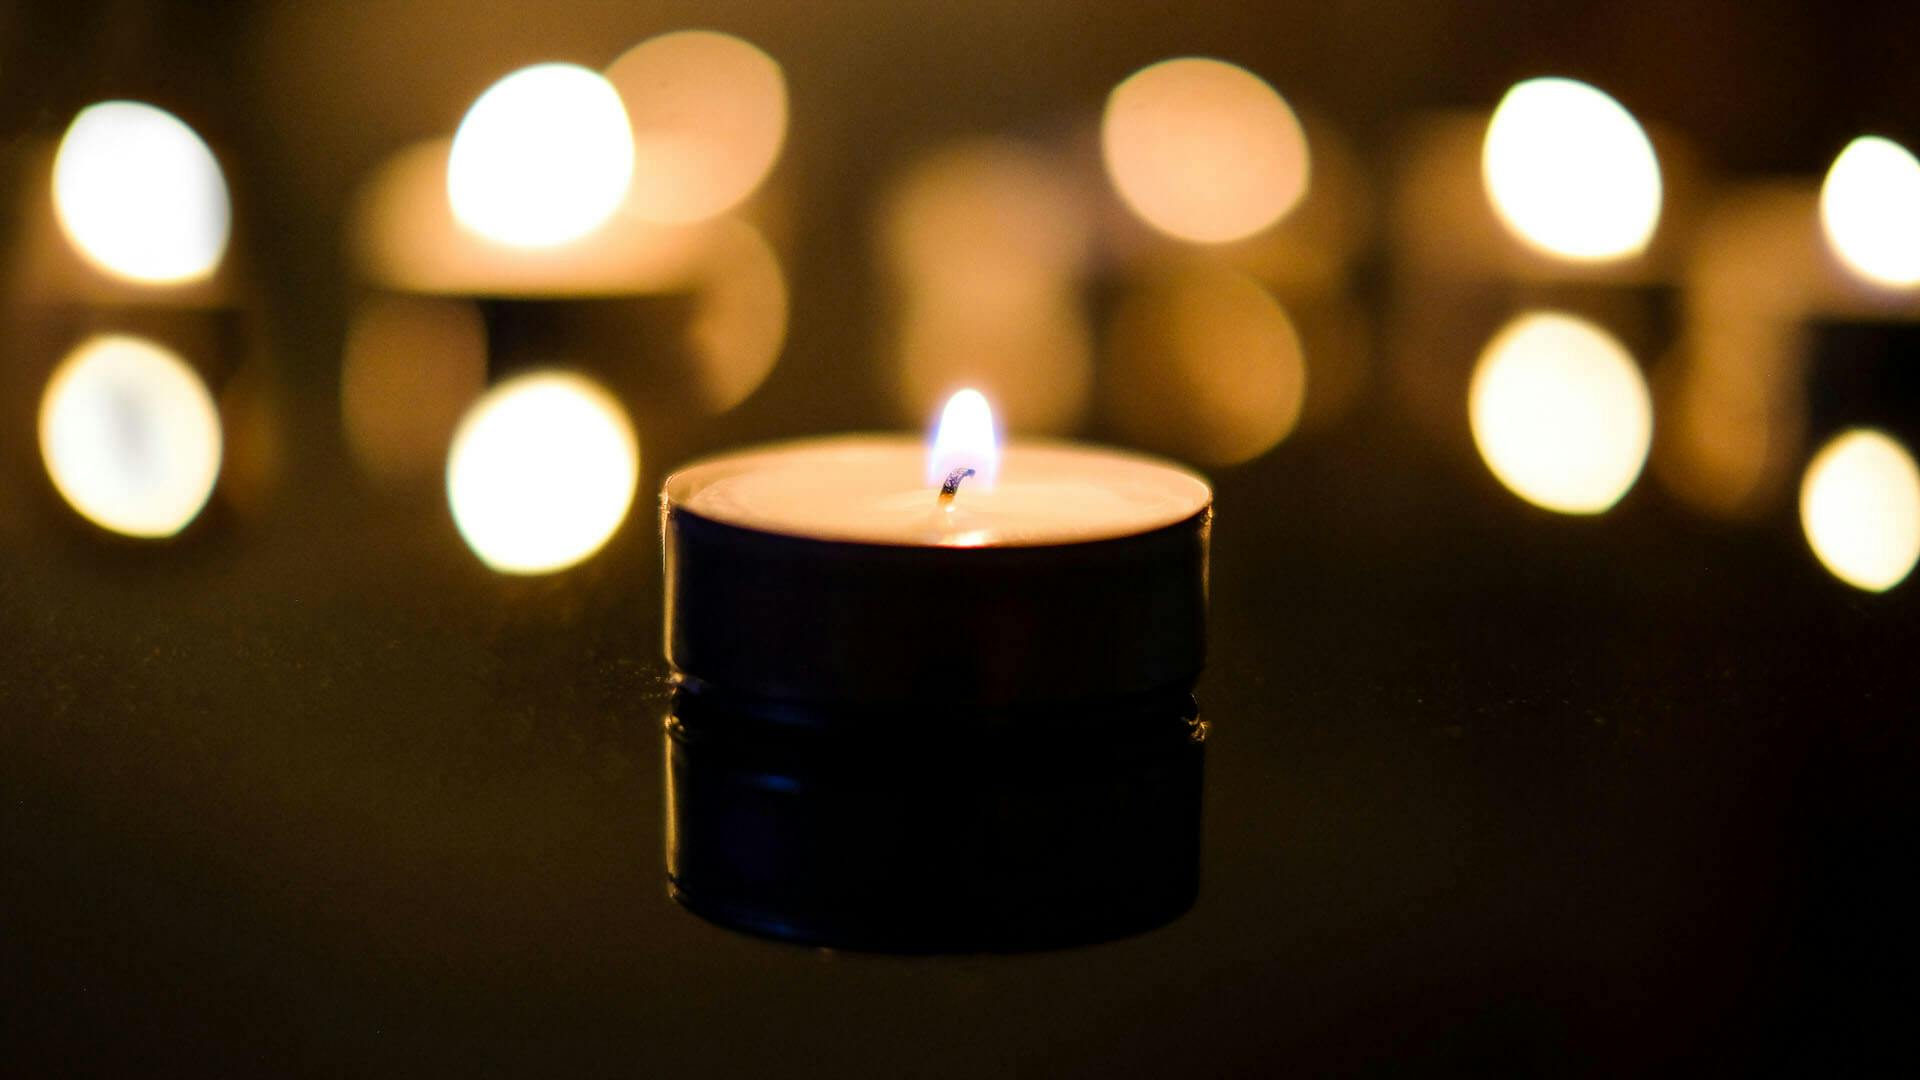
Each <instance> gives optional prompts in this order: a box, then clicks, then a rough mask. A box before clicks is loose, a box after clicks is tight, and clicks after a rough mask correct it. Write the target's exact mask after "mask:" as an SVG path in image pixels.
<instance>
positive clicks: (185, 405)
mask: <svg viewBox="0 0 1920 1080" xmlns="http://www.w3.org/2000/svg"><path fill="white" fill-rule="evenodd" d="M220 452H221V432H220V416H219V413H218V411H217V410H216V409H215V408H214V404H213V397H212V395H211V394H209V393H208V392H207V387H206V384H205V383H204V382H202V381H201V379H200V376H199V375H198V374H197V373H196V372H195V371H194V370H193V368H191V367H189V366H188V365H187V363H186V362H185V361H184V360H182V359H180V357H179V356H177V355H175V354H174V353H172V352H171V351H169V350H167V349H165V348H162V347H161V346H159V345H157V344H155V343H154V342H151V341H148V340H145V339H143V338H136V337H129V336H125V335H118V334H116V335H107V336H101V337H95V338H91V339H89V340H87V341H85V342H83V343H81V345H80V346H79V347H78V348H76V349H75V350H74V351H73V352H72V353H70V354H69V355H68V356H67V358H66V359H64V360H62V361H61V362H60V366H59V367H58V368H57V369H55V371H54V373H53V378H52V380H51V381H49V382H48V384H47V390H46V395H45V396H44V397H43V398H42V399H41V401H40V454H41V457H42V458H43V459H45V461H46V466H47V474H48V475H49V476H50V477H52V478H53V486H54V487H55V489H57V490H58V491H59V492H60V495H61V497H62V498H64V499H66V501H67V503H68V504H69V505H71V506H72V507H73V508H74V509H75V510H78V511H79V512H80V514H81V516H83V517H85V518H86V519H87V520H89V521H91V522H93V523H94V524H96V525H99V526H100V527H102V528H104V529H110V530H112V531H114V532H117V533H124V534H125V535H128V536H139V537H165V536H172V535H173V534H175V533H177V532H179V531H180V530H181V529H183V528H185V527H186V526H187V524H188V523H189V522H191V521H192V520H193V519H194V517H195V516H196V515H198V514H199V513H200V508H201V507H203V506H205V505H206V502H207V497H208V496H209V495H210V494H212V492H213V485H214V481H215V480H216V479H218V477H219V475H220Z"/></svg>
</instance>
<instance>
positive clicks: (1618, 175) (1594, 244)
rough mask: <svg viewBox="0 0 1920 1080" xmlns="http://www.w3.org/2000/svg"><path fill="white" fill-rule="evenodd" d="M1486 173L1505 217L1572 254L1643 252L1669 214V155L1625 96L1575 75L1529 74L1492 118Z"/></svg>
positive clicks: (1547, 248)
mask: <svg viewBox="0 0 1920 1080" xmlns="http://www.w3.org/2000/svg"><path fill="white" fill-rule="evenodd" d="M1481 174H1482V177H1483V179H1484V180H1485V183H1486V188H1487V195H1488V197H1489V199H1491V200H1492V202H1493V208H1494V210H1495V211H1496V212H1497V213H1498V214H1499V215H1500V219H1501V220H1502V221H1504V222H1505V223H1506V224H1507V227H1508V228H1510V229H1512V230H1513V232H1514V234H1515V235H1517V236H1518V237H1519V238H1520V239H1521V240H1523V241H1525V242H1526V243H1527V245H1528V246H1530V247H1533V248H1536V249H1538V250H1540V251H1543V252H1545V253H1547V254H1549V255H1558V256H1560V257H1562V258H1567V259H1582V260H1601V259H1618V258H1623V257H1625V256H1628V255H1635V254H1638V253H1639V252H1640V251H1641V250H1642V249H1643V248H1645V247H1646V246H1647V242H1648V241H1649V240H1650V239H1652V237H1653V230H1654V227H1655V226H1656V225H1657V224H1659V221H1660V200H1661V186H1660V162H1659V160H1658V159H1657V158H1655V157H1654V153H1653V144H1652V143H1651V142H1649V141H1648V140H1647V133H1646V132H1645V131H1643V130H1641V127H1640V123H1639V121H1637V120H1635V119H1634V118H1633V114H1632V113H1630V112H1628V111H1627V110H1626V108H1625V107H1623V106H1622V105H1621V104H1620V103H1619V102H1618V101H1615V100H1614V99H1613V98H1611V97H1609V96H1608V95H1607V94H1605V93H1603V92H1601V91H1600V90H1597V89H1595V88H1593V87H1591V86H1588V85H1587V84H1586V83H1583V82H1575V81H1574V80H1572V79H1528V80H1527V81H1526V82H1523V83H1520V84H1519V85H1517V86H1515V87H1513V89H1511V90H1508V91H1507V95H1506V97H1504V98H1502V99H1501V101H1500V106H1499V107H1498V108H1496V109H1495V110H1494V111H1493V120H1492V121H1491V122H1490V123H1489V124H1488V125H1487V141H1486V145H1485V147H1484V148H1483V151H1482V158H1481Z"/></svg>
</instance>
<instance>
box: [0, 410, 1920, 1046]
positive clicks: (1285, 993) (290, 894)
mask: <svg viewBox="0 0 1920 1080" xmlns="http://www.w3.org/2000/svg"><path fill="white" fill-rule="evenodd" d="M1385 441H1387V440H1385V439H1383V440H1381V442H1385ZM1370 443H1371V445H1370ZM1379 445H1380V442H1373V441H1371V440H1368V439H1365V438H1359V437H1356V438H1354V439H1352V440H1341V441H1338V442H1330V443H1328V444H1327V445H1325V446H1323V447H1317V448H1313V449H1308V450H1303V451H1301V452H1298V453H1292V454H1288V455H1285V456H1283V457H1279V458H1275V459H1272V460H1269V461H1267V462H1264V463H1262V464H1260V465H1257V466H1255V467H1252V468H1249V469H1245V470H1240V471H1236V472H1233V473H1229V474H1226V475H1223V476H1222V477H1221V478H1220V484H1219V496H1220V498H1219V508H1220V509H1219V527H1218V528H1217V529H1216V540H1215V571H1214V598H1215V617H1214V627H1215V631H1216V633H1215V646H1214V660H1213V663H1212V666H1211V668H1210V669H1209V671H1208V673H1207V676H1206V678H1205V679H1204V681H1203V683H1202V687H1201V691H1200V696H1201V698H1202V700H1203V701H1204V702H1205V704H1206V708H1207V712H1206V715H1207V717H1208V718H1209V720H1210V721H1211V724H1212V731H1213V736H1212V739H1211V741H1210V745H1209V758H1210V762H1209V769H1208V772H1209V777H1208V788H1207V806H1206V829H1205V847H1204V863H1203V875H1204V877H1203V885H1202V891H1201V896H1200V900H1199V903H1198V905H1197V906H1196V907H1195V908H1194V910H1193V911H1192V912H1191V913H1189V914H1188V915H1187V916H1186V917H1185V918H1183V919H1182V920H1180V921H1178V922H1176V923H1175V924H1173V925H1172V926H1170V927H1168V928H1166V929H1164V930H1161V931H1158V932H1155V933H1151V934H1148V935H1145V936H1142V937H1138V938H1134V939H1130V940H1126V941H1123V942H1119V943H1116V944H1111V945H1104V946H1098V947H1092V948H1087V949H1080V950H1072V951H1067V952H1060V953H1049V954H1038V955H1031V956H1022V957H1012V958H1008V957H986V958H966V959H945V960H943V959H896V958H888V957H878V956H861V955H835V954H826V953H819V952H814V951H809V950H806V949H801V948H796V947H792V946H781V945H776V944H771V943H767V942H764V941H760V940H756V939H752V938H748V937H744V936H740V935H735V934H731V933H728V932H726V931H723V930H720V929H717V928H715V927H713V926H710V925H708V924H706V923H703V922H701V921H699V920H697V919H695V918H693V917H691V916H690V915H688V914H687V913H685V912H683V911H681V910H679V909H678V908H677V907H676V906H675V905H674V904H673V902H672V901H671V900H669V899H668V898H667V895H666V890H665V887H664V882H663V880H662V866H661V833H662V827H663V822H662V816H661V814H662V776H661V765H660V752H659V750H660V734H659V731H660V729H659V723H660V718H661V715H662V714H663V712H664V696H663V690H664V687H663V683H662V679H661V675H662V670H661V667H660V664H659V662H658V661H657V659H656V657H657V655H658V647H659V642H658V640H657V625H658V620H657V617H656V612H657V608H656V607H655V604H656V603H657V599H658V598H657V596H656V595H655V593H654V582H655V581H657V577H656V576H655V575H654V574H653V573H652V572H651V571H652V565H653V562H652V558H653V552H652V550H651V545H650V543H649V542H648V541H649V537H648V536H647V535H646V533H645V532H644V531H642V530H639V529H628V530H626V531H624V532H623V533H622V534H621V536H620V538H619V539H618V540H617V541H616V543H615V545H614V547H613V548H611V549H610V550H609V551H608V552H607V553H606V554H605V557H603V558H602V559H600V560H597V561H596V562H595V563H593V564H591V565H590V566H589V567H588V568H586V569H583V570H581V571H579V572H578V573H576V574H572V575H568V576H565V577H562V578H560V579H557V580H553V581H539V582H514V581H506V580H503V579H497V578H490V577H486V576H484V574H483V572H482V571H481V570H479V569H478V568H477V567H476V566H474V565H472V564H470V563H469V562H468V561H467V560H465V559H463V558H462V557H461V555H462V553H461V551H460V550H459V549H458V547H457V543H458V542H457V540H455V539H454V538H453V537H452V536H451V535H448V534H447V533H448V531H447V529H446V527H445V523H444V522H442V521H440V520H439V519H437V518H428V519H427V520H423V521H420V522H415V523H411V527H404V528H403V527H399V526H398V525H397V524H388V525H386V526H384V527H382V526H380V525H377V524H375V523H373V522H369V521H363V520H359V519H356V518H354V517H352V516H350V515H344V514H343V515H342V516H339V517H334V518H330V519H328V520H327V521H326V528H324V529H321V528H319V527H318V526H319V524H320V522H318V521H314V522H312V523H311V525H312V527H310V528H308V529H306V530H300V529H290V530H289V531H288V533H287V534H284V535H275V536H273V537H271V538H270V539H271V540H272V542H271V543H267V542H264V541H263V542H262V543H260V544H259V545H258V547H257V548H256V547H254V546H252V545H249V546H246V547H245V548H240V546H239V544H238V541H237V540H232V539H228V538H225V537H219V536H202V537H198V538H190V539H189V541H186V542H183V543H181V544H180V545H179V546H178V547H177V548H176V549H173V550H170V551H168V552H167V559H166V561H165V565H164V568H163V566H162V565H161V564H160V563H158V562H155V561H153V560H152V559H147V560H145V561H144V564H142V565H133V566H129V565H126V564H124V563H123V562H122V561H121V560H119V559H117V558H115V557H114V556H113V555H112V553H101V552H98V551H94V550H89V549H88V547H87V546H86V545H84V544H79V543H71V544H67V545H63V546H61V547H59V548H57V549H45V548H43V549H40V550H37V551H31V552H29V553H22V554H21V555H20V556H18V557H16V558H14V559H12V560H10V561H9V563H8V564H7V569H6V570H5V573H4V576H3V577H0V582H4V586H3V593H0V599H3V602H0V627H3V628H4V634H5V640H6V641H7V648H6V651H5V657H6V659H5V667H4V686H5V695H6V698H7V701H8V707H7V714H8V721H7V723H6V725H5V726H4V734H0V748H3V749H4V753H3V754H0V760H3V761H4V765H0V769H3V770H4V771H3V772H0V776H4V778H5V783H6V786H7V793H8V799H7V805H8V809H7V818H8V827H7V828H6V829H5V830H4V832H3V833H0V836H4V844H5V848H6V850H5V853H4V860H5V864H6V865H7V866H8V868H9V870H8V877H9V880H10V885H9V887H8V889H7V890H6V893H5V896H6V906H7V909H8V918H7V923H8V927H9V932H8V933H7V935H6V936H5V942H6V944H5V946H4V948H5V950H6V952H7V953H8V957H7V961H6V969H5V970H6V971H7V973H8V974H7V983H8V991H9V997H10V998H11V1000H12V1005H11V1007H10V1008H9V1010H8V1020H7V1024H8V1027H9V1030H10V1031H11V1032H13V1035H12V1037H11V1046H12V1047H13V1050H12V1051H11V1052H12V1053H19V1054H23V1055H25V1056H27V1057H28V1059H29V1060H34V1061H42V1062H45V1061H67V1060H73V1061H84V1060H103V1061H110V1062H119V1063H121V1064H128V1063H134V1062H143V1061H151V1060H154V1059H155V1058H156V1057H164V1058H172V1057H175V1056H179V1057H181V1058H184V1059H189V1060H206V1059H212V1060H216V1061H223V1062H226V1063H228V1064H252V1065H256V1066H259V1065H269V1066H275V1067H280V1066H292V1065H296V1064H299V1065H306V1066H315V1067H333V1066H339V1067H345V1068H356V1067H360V1066H363V1065H367V1064H370V1063H377V1064H383V1065H387V1066H403V1065H404V1066H432V1067H433V1068H434V1069H435V1070H436V1071H437V1070H438V1069H441V1068H446V1067H452V1066H459V1067H462V1068H465V1067H474V1068H483V1069H491V1068H500V1069H511V1070H520V1069H527V1070H539V1071H548V1070H555V1069H563V1068H574V1067H586V1066H592V1065H596V1064H597V1065H599V1066H601V1067H606V1068H611V1069H617V1070H626V1069H631V1068H647V1069H649V1070H651V1069H668V1068H681V1069H697V1070H705V1069H714V1070H716V1071H717V1070H721V1069H725V1068H734V1069H755V1070H767V1069H779V1068H783V1067H786V1066H789V1065H792V1064H793V1063H794V1062H795V1061H796V1060H800V1059H805V1061H806V1062H807V1063H808V1065H809V1066H810V1067H811V1066H818V1067H820V1068H821V1069H823V1070H828V1071H831V1070H833V1069H857V1068H859V1067H862V1065H863V1063H872V1062H876V1061H891V1062H895V1063H905V1062H912V1063H914V1064H915V1066H916V1067H918V1068H925V1069H927V1070H929V1071H935V1072H947V1073H952V1074H967V1073H977V1072H980V1071H993V1070H1000V1069H1005V1068H1008V1067H1011V1066H1013V1065H1015V1064H1018V1065H1020V1066H1021V1067H1022V1068H1023V1069H1027V1068H1031V1069H1034V1070H1046V1071H1052V1070H1061V1071H1066V1072H1080V1071H1083V1070H1084V1071H1086V1072H1088V1073H1097V1072H1101V1071H1104V1069H1105V1067H1106V1063H1109V1062H1112V1061H1116V1060H1118V1061H1123V1062H1125V1063H1127V1064H1130V1065H1134V1066H1143V1067H1154V1068H1158V1069H1166V1070H1172V1069H1185V1068H1189V1067H1192V1065H1193V1064H1194V1063H1195V1062H1202V1063H1211V1064H1212V1065H1214V1066H1217V1067H1219V1068H1222V1069H1233V1068H1242V1069H1249V1070H1250V1069H1253V1068H1254V1067H1255V1066H1256V1065H1257V1064H1259V1063H1263V1062H1272V1061H1276V1060H1286V1061H1296V1062H1306V1063H1310V1064H1318V1065H1351V1064H1354V1063H1364V1062H1384V1061H1389V1060H1394V1059H1402V1058H1410V1059H1413V1060H1419V1061H1425V1062H1429V1063H1433V1062H1451V1063H1456V1064H1460V1063H1480V1064H1486V1065H1498V1066H1503V1067H1506V1066H1529V1067H1540V1068H1554V1069H1556V1070H1557V1069H1559V1068H1562V1067H1569V1066H1571V1067H1577V1068H1587V1067H1593V1068H1605V1067H1612V1066H1620V1065H1627V1064H1632V1063H1636V1062H1643V1061H1648V1060H1661V1059H1666V1058H1667V1057H1668V1055H1670V1054H1680V1053H1686V1054H1709V1055H1713V1056H1714V1057H1716V1058H1719V1059H1721V1060H1725V1061H1731V1062H1734V1063H1746V1064H1748V1065H1759V1064H1765V1063H1769V1062H1771V1061H1773V1060H1775V1058H1776V1057H1777V1056H1778V1055H1780V1054H1790V1055H1796V1056H1798V1055H1806V1060H1809V1061H1828V1060H1844V1059H1846V1058H1848V1057H1851V1056H1853V1055H1855V1054H1865V1053H1868V1052H1870V1051H1872V1050H1873V1049H1874V1048H1876V1047H1884V1046H1885V1045H1886V1040H1887V1039H1888V1038H1889V1037H1891V1036H1892V1034H1893V1032H1895V1031H1896V1030H1897V1029H1898V1026H1899V1024H1901V1023H1902V1022H1903V1020H1902V1016H1903V1009H1902V1007H1901V1001H1902V999H1901V997H1900V996H1899V995H1898V994H1896V993H1892V992H1889V991H1888V990H1887V989H1886V985H1887V984H1886V983H1884V982H1882V981H1880V979H1879V978H1878V976H1879V975H1886V974H1895V973H1896V972H1895V968H1896V966H1897V964H1898V963H1899V961H1898V959H1897V958H1898V957H1900V956H1901V955H1903V954H1906V953H1907V951H1908V950H1909V949H1910V948H1911V946H1912V945H1913V943H1914V941H1913V933H1912V929H1911V918H1912V906H1913V901H1914V900H1915V899H1916V896H1915V893H1914V891H1913V889H1912V886H1911V884H1910V882H1909V879H1908V875H1907V874H1906V873H1905V870H1906V869H1907V867H1906V866H1905V864H1906V862H1907V861H1908V859H1907V856H1906V853H1907V852H1908V851H1909V849H1910V838H1911V836H1912V830H1913V827H1914V824H1915V821H1914V817H1915V814H1914V804H1913V801H1912V798H1911V781H1912V776H1913V775H1914V772H1913V770H1914V767H1915V765H1916V764H1917V762H1916V754H1915V737H1914V733H1913V728H1912V712H1913V702H1914V701H1915V700H1916V698H1915V689H1916V688H1915V678H1914V675H1913V671H1914V667H1913V665H1912V664H1911V662H1910V660H1909V657H1910V656H1911V654H1912V650H1913V648H1914V647H1915V645H1916V643H1917V638H1916V633H1915V625H1914V615H1913V608H1912V606H1911V604H1910V603H1908V602H1907V599H1908V598H1907V597H1905V596H1903V595H1901V594H1899V593H1897V592H1896V593H1895V594H1893V595H1892V596H1890V597H1883V598H1866V597H1859V596H1855V595H1852V594H1850V593H1848V592H1846V591H1844V590H1843V589H1841V588H1840V587H1838V586H1837V584H1836V583H1834V582H1832V581H1831V580H1830V579H1828V578H1826V576H1825V575H1824V574H1823V573H1822V572H1821V571H1820V570H1819V569H1818V567H1817V566H1815V565H1814V564H1813V562H1812V561H1811V559H1810V557H1809V556H1807V555H1806V554H1805V553H1804V552H1803V551H1802V550H1801V549H1799V548H1798V547H1797V546H1795V545H1793V544H1791V543H1786V542H1777V543H1776V542H1772V541H1760V542H1756V541H1753V540H1750V539H1747V538H1745V537H1730V536H1727V535H1721V534H1717V533H1714V532H1711V531H1707V530H1700V529H1694V528H1689V527H1685V526H1681V525H1674V524H1670V523H1667V522H1666V521H1664V519H1663V518H1662V516H1661V515H1660V514H1659V510H1660V508H1659V507H1658V506H1657V505H1656V503H1657V500H1656V499H1653V498H1648V497H1644V496H1636V497H1632V498H1630V499H1629V500H1628V502H1627V503H1626V504H1625V505H1623V506H1622V507H1621V508H1620V509H1619V510H1618V511H1617V512H1616V513H1615V514H1613V515H1610V516H1609V517H1607V518H1604V519H1601V520H1598V521H1566V520H1558V519H1551V520H1550V519H1548V518H1546V517H1545V515H1543V514H1540V513H1538V512H1535V511H1531V510H1528V509H1525V508H1523V507H1521V506H1519V505H1518V504H1517V503H1516V502H1515V501H1513V500H1511V499H1510V498H1508V497H1507V496H1506V495H1505V494H1504V493H1503V492H1500V491H1498V490H1497V489H1493V486H1492V482H1491V481H1490V480H1481V479H1480V478H1477V477H1465V478H1459V477H1456V478H1454V482H1452V483H1449V484H1447V485H1444V486H1442V485H1435V484H1433V483H1431V482H1429V478H1428V477H1427V476H1424V475H1423V474H1422V472H1421V471H1420V470H1419V469H1416V468H1414V467H1413V466H1412V465H1411V464H1408V463H1402V462H1401V461H1400V460H1399V459H1397V458H1394V457H1391V456H1389V455H1386V454H1385V453H1383V452H1382V451H1381V450H1379V449H1378V447H1379ZM1347 492H1365V493H1366V494H1367V497H1366V498H1365V499H1364V500H1362V499H1359V498H1357V497H1350V496H1348V495H1346V494H1344V493H1347ZM1783 531H1784V530H1783ZM343 536H346V537H351V538H352V540H353V542H351V543H343V542H342V537H343ZM108 1032H110V1033H111V1036H110V1037H108V1036H107V1035H105V1034H103V1033H108ZM42 1055H46V1056H44V1057H43V1056H42Z"/></svg>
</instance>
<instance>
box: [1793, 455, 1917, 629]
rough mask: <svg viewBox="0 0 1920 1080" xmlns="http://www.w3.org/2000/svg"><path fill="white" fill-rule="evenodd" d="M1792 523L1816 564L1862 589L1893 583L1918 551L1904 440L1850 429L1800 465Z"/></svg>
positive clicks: (1912, 471)
mask: <svg viewBox="0 0 1920 1080" xmlns="http://www.w3.org/2000/svg"><path fill="white" fill-rule="evenodd" d="M1800 524H1801V527H1802V528H1804V529H1805V530H1806V533H1807V543H1808V544H1810V545H1812V547H1813V553H1814V555H1816V556H1817V557H1819V559H1820V563H1821V565H1823V566H1825V567H1826V568H1827V569H1828V570H1829V571H1831V572H1832V573H1833V576H1834V577H1837V578H1839V579H1840V580H1841V581H1844V582H1846V583H1847V584H1849V585H1852V586H1854V587H1855V588H1859V589H1865V590H1867V591H1868V592H1884V591H1886V590H1888V589H1891V588H1893V587H1894V586H1895V585H1898V584H1900V582H1902V581H1904V580H1905V579H1906V577H1907V574H1908V572H1910V571H1911V570H1912V569H1913V564H1914V560H1915V559H1917V558H1920V469H1916V468H1915V466H1914V462H1913V455H1912V454H1909V453H1908V452H1907V449H1906V447H1904V446H1901V445H1900V444H1899V443H1898V442H1896V441H1894V440H1893V439H1892V438H1889V437H1888V436H1887V435H1885V434H1882V433H1881V432H1878V431H1873V430H1869V429H1864V428H1856V429H1854V430H1852V431H1848V432H1844V433H1842V434H1841V435H1839V436H1837V437H1836V438H1834V440H1833V441H1832V442H1829V443H1828V444H1827V445H1826V446H1824V447H1822V448H1821V450H1820V452H1819V453H1817V454H1815V455H1814V457H1813V461H1812V462H1811V463H1809V464H1808V465H1807V475H1806V478H1805V479H1804V480H1803V481H1802V482H1801V485H1800Z"/></svg>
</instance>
